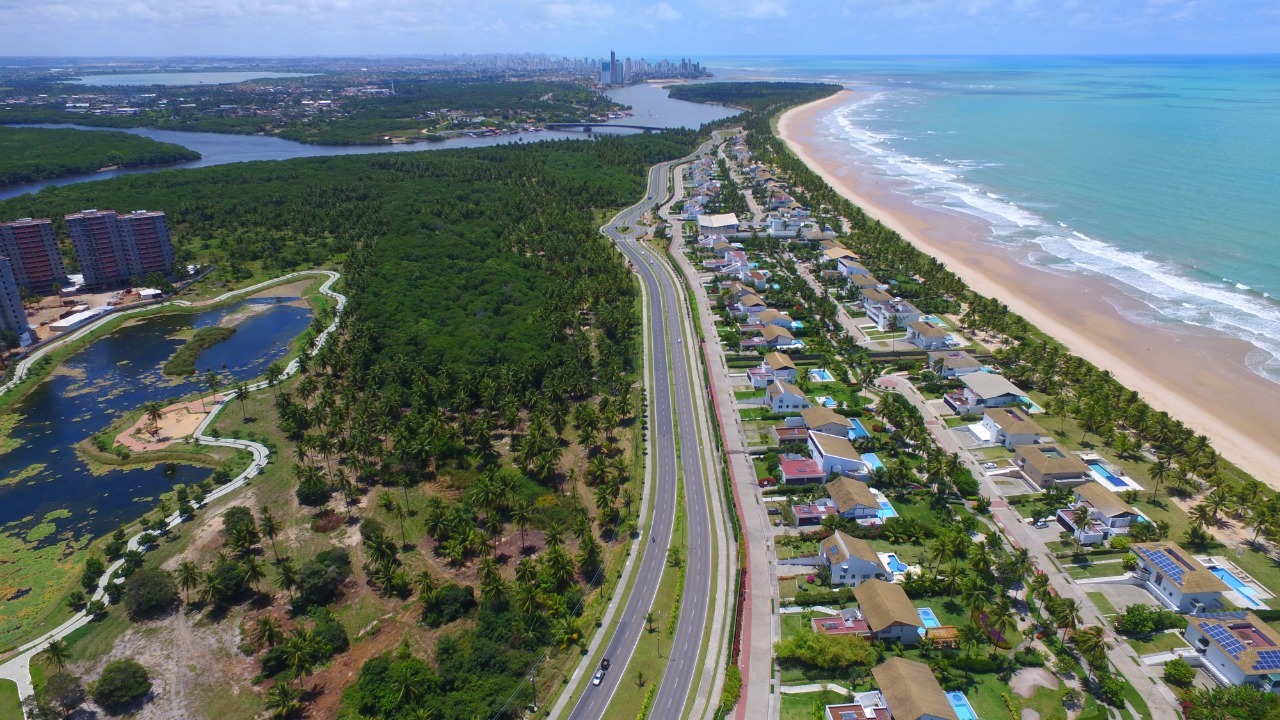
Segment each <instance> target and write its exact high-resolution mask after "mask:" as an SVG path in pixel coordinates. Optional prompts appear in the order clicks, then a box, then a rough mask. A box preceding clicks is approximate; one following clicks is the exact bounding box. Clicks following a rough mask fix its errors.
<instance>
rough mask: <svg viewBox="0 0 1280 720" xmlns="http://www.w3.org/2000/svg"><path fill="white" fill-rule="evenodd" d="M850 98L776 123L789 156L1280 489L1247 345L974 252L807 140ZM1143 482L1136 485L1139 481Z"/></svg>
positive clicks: (1004, 256)
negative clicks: (1160, 321)
mask: <svg viewBox="0 0 1280 720" xmlns="http://www.w3.org/2000/svg"><path fill="white" fill-rule="evenodd" d="M851 97H852V93H851V92H850V91H844V92H841V93H839V94H837V95H835V96H833V97H830V98H826V99H824V100H819V101H817V102H814V103H810V104H808V105H803V106H801V107H798V108H794V109H792V110H790V111H788V112H787V113H785V114H784V115H783V116H782V118H781V119H780V120H779V124H778V130H779V133H780V135H781V136H782V138H783V139H784V140H785V141H786V143H787V145H788V147H790V148H791V150H792V151H793V152H794V153H795V154H796V155H797V156H798V157H799V158H800V159H801V160H803V161H804V162H805V163H806V164H807V165H808V166H809V167H810V168H812V169H813V170H814V171H815V172H817V173H818V174H820V175H821V176H822V177H823V178H824V179H825V180H826V181H827V182H828V183H829V184H830V185H831V186H832V187H833V188H835V189H836V190H837V191H838V192H840V193H841V194H842V195H844V196H845V197H847V198H848V199H849V200H851V201H852V202H854V203H856V204H857V205H858V206H860V207H861V208H862V209H863V210H864V211H865V212H866V213H867V214H868V215H870V216H871V217H874V218H876V219H878V220H880V222H882V223H884V224H885V225H886V226H888V227H891V228H893V229H894V230H896V231H897V232H898V233H900V234H901V235H902V236H903V237H904V238H906V239H907V240H908V241H910V242H911V243H912V244H914V245H915V246H916V247H918V248H920V249H921V250H923V251H924V252H926V253H929V254H930V255H932V256H934V257H935V258H937V259H938V260H940V261H941V262H943V263H945V264H946V266H947V267H948V268H950V269H951V270H952V271H953V272H955V273H956V274H957V275H959V276H960V277H961V278H963V279H964V281H965V282H966V283H968V285H969V287H971V288H973V289H974V290H975V291H977V292H979V293H981V294H983V295H987V296H989V297H995V298H998V299H1000V300H1001V301H1002V302H1004V303H1005V304H1007V305H1008V306H1009V307H1010V308H1011V309H1012V310H1013V311H1014V312H1017V313H1018V314H1019V315H1022V316H1023V317H1024V318H1026V319H1027V320H1028V321H1030V322H1031V323H1032V324H1034V325H1036V326H1037V327H1039V328H1040V329H1041V330H1044V331H1045V332H1047V333H1049V334H1050V335H1052V336H1053V337H1054V338H1056V339H1057V340H1059V341H1060V342H1062V343H1063V344H1065V345H1066V346H1067V347H1068V348H1070V349H1071V351H1072V352H1073V353H1076V354H1077V355H1080V356H1081V357H1083V358H1085V359H1086V360H1088V361H1090V362H1092V363H1093V364H1095V365H1097V366H1098V367H1100V368H1103V369H1105V370H1109V371H1111V373H1112V374H1113V375H1114V376H1115V377H1116V379H1117V380H1119V381H1120V382H1121V383H1123V384H1124V385H1126V386H1127V387H1129V388H1131V389H1133V390H1137V391H1138V392H1139V393H1141V394H1142V396H1143V398H1144V399H1145V400H1146V401H1147V402H1148V403H1150V404H1151V406H1152V407H1155V408H1157V409H1159V410H1164V411H1166V412H1168V413H1169V414H1170V415H1172V416H1173V417H1175V418H1177V419H1178V420H1181V421H1182V422H1184V423H1186V424H1187V425H1188V426H1189V427H1191V428H1192V429H1194V430H1195V431H1196V432H1198V433H1201V434H1203V435H1205V436H1207V437H1208V438H1209V439H1210V440H1211V441H1212V442H1213V445H1214V447H1215V448H1216V449H1217V450H1218V452H1219V453H1221V454H1222V455H1223V456H1224V457H1226V458H1227V459H1229V460H1231V461H1232V462H1234V463H1236V464H1237V465H1239V466H1240V467H1241V468H1243V469H1244V470H1245V471H1247V472H1249V473H1251V474H1252V475H1253V476H1254V477H1256V478H1258V479H1259V480H1262V481H1263V482H1266V483H1267V484H1269V485H1271V486H1272V487H1274V488H1277V489H1280V476H1277V475H1276V474H1275V473H1274V472H1273V470H1274V468H1276V467H1277V466H1280V445H1277V444H1276V443H1275V442H1274V438H1275V437H1278V436H1280V414H1277V413H1276V412H1275V400H1276V398H1277V397H1280V388H1277V386H1276V385H1275V384H1274V383H1271V382H1269V381H1268V380H1266V379H1264V378H1261V377H1259V376H1257V375H1255V374H1253V372H1251V371H1250V370H1249V368H1248V366H1247V365H1246V362H1245V360H1246V357H1247V355H1248V354H1249V353H1250V352H1251V351H1253V350H1254V349H1255V348H1253V346H1252V345H1249V344H1247V343H1245V342H1243V341H1240V340H1237V339H1235V338H1232V337H1230V336H1228V335H1225V334H1223V333H1218V332H1215V331H1212V330H1207V329H1206V330H1202V331H1196V330H1192V329H1184V328H1179V329H1178V330H1177V332H1174V331H1172V330H1169V329H1165V328H1158V327H1152V326H1148V325H1142V324H1139V323H1137V322H1135V321H1132V320H1130V319H1128V317H1127V316H1126V314H1127V313H1133V312H1136V311H1138V309H1139V308H1140V305H1139V304H1138V303H1137V302H1136V301H1134V300H1131V299H1130V298H1127V297H1125V296H1124V295H1123V294H1121V293H1120V292H1119V291H1118V290H1115V289H1114V288H1112V287H1110V286H1108V285H1106V284H1105V283H1104V282H1103V281H1101V280H1098V279H1093V278H1089V277H1086V276H1084V275H1082V274H1079V273H1072V274H1071V275H1069V276H1067V275H1058V274H1055V273H1051V272H1048V271H1046V270H1039V269H1035V268H1030V267H1027V266H1026V265H1024V264H1022V263H1020V262H1018V259H1019V258H1018V256H1016V255H1014V254H1012V253H1011V251H1008V250H1004V249H1001V248H997V247H995V246H992V245H990V244H988V243H986V242H983V238H984V237H985V236H986V232H987V230H986V227H985V226H983V225H982V224H981V223H979V222H978V221H977V220H974V219H971V218H967V217H963V216H959V215H957V214H952V213H947V212H944V211H939V210H933V209H930V208H923V207H920V206H918V205H916V204H914V203H912V202H911V200H910V199H909V198H907V197H905V196H904V195H902V194H900V193H897V192H895V190H896V189H897V188H896V186H895V185H894V183H893V181H891V180H888V179H885V178H883V177H876V176H874V175H872V174H871V173H870V171H869V170H868V169H867V168H861V167H857V166H852V165H851V164H850V163H849V162H848V161H847V160H844V159H842V158H837V157H834V155H833V154H832V153H831V152H830V151H829V150H827V149H826V148H825V147H824V145H823V143H821V142H818V141H817V140H816V139H815V138H816V137H817V132H816V131H817V118H818V117H819V116H820V115H821V114H822V113H823V112H824V111H826V110H828V109H829V108H831V107H834V106H837V105H840V104H843V103H846V102H849V101H850V99H851ZM1143 480H1145V478H1139V482H1142V481H1143Z"/></svg>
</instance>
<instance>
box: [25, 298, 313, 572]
mask: <svg viewBox="0 0 1280 720" xmlns="http://www.w3.org/2000/svg"><path fill="white" fill-rule="evenodd" d="M281 300H283V301H285V302H287V301H288V300H289V298H282V299H275V298H272V299H266V300H262V299H255V300H242V301H240V302H237V303H234V304H232V305H228V306H225V307H222V308H218V309H214V310H207V311H204V312H201V313H196V314H183V313H178V314H168V315H159V316H155V317H151V318H146V319H143V320H139V321H137V322H135V323H131V324H128V325H126V326H124V327H121V328H120V329H118V330H116V331H115V332H113V333H111V334H109V335H106V336H104V337H102V338H101V339H99V340H97V341H95V342H94V343H92V344H91V345H89V346H88V347H87V348H85V349H84V350H81V351H80V352H77V353H75V354H74V355H72V356H71V357H69V358H67V359H66V360H65V361H64V362H63V363H62V364H61V365H60V366H59V367H58V368H57V369H56V370H55V371H54V373H53V375H52V376H51V377H49V378H48V379H46V380H43V381H41V382H40V384H39V386H37V387H36V388H35V389H33V390H32V391H31V392H30V393H29V394H28V395H27V396H26V397H24V398H23V399H22V400H21V401H20V402H18V403H17V404H16V405H15V406H14V407H12V408H10V409H9V410H7V411H6V413H13V414H15V415H16V416H17V417H18V418H19V420H18V422H17V424H16V425H15V426H14V428H13V429H12V430H11V431H10V433H9V442H10V443H11V444H12V443H16V447H14V448H13V449H11V450H9V451H8V452H5V453H3V454H0V526H3V529H4V532H5V533H7V534H11V535H17V536H21V535H25V534H26V533H28V532H29V531H30V530H31V528H33V527H35V526H36V525H37V524H39V523H41V522H42V521H43V520H44V519H45V518H46V517H48V516H49V514H50V513H55V514H56V515H57V516H60V517H58V519H57V520H56V522H55V524H56V526H57V530H56V532H54V533H53V534H50V535H48V536H47V537H45V538H43V539H42V540H40V542H41V543H46V544H47V543H52V542H59V543H60V542H64V541H66V540H70V539H77V540H78V539H84V538H86V537H96V536H99V535H102V534H105V533H108V532H110V531H111V530H112V529H114V528H115V527H117V526H119V525H120V524H122V523H124V522H129V521H132V520H134V519H136V518H138V517H139V516H141V515H142V514H144V513H146V512H148V511H149V510H151V509H152V508H153V507H155V503H156V499H157V497H158V496H159V494H160V493H161V492H165V491H168V490H170V489H171V488H172V486H173V485H175V484H177V483H183V484H192V483H197V482H200V481H201V480H203V479H205V478H207V477H209V475H210V474H211V470H209V469H208V468H201V467H195V466H191V465H160V466H157V467H155V468H151V469H142V468H131V469H125V470H120V469H116V470H110V471H108V472H106V473H105V474H102V475H94V474H93V473H91V472H90V471H89V468H88V467H87V466H86V465H85V463H84V462H83V461H82V460H81V459H80V458H79V457H78V456H77V455H76V453H75V450H74V449H73V447H72V446H73V445H75V444H76V443H79V442H80V441H82V440H85V439H86V438H89V437H91V436H93V435H94V434H96V433H98V432H101V431H102V430H103V429H104V428H105V427H106V426H107V425H108V424H110V423H111V422H112V421H113V420H115V419H116V418H118V417H120V416H121V415H122V414H123V413H125V412H127V411H130V410H135V409H137V408H139V407H141V406H142V405H143V404H144V403H147V402H150V401H153V400H158V401H161V402H165V403H166V404H167V403H168V401H171V400H173V399H175V398H176V397H177V396H179V395H182V394H184V393H190V392H193V391H194V390H196V389H198V388H200V387H201V385H200V380H199V375H197V376H195V377H193V378H191V379H186V380H182V379H175V378H169V377H166V376H165V375H163V374H162V373H161V370H160V368H161V366H162V365H163V364H164V362H165V361H166V360H168V359H169V357H170V356H172V354H173V352H174V351H175V350H176V349H177V348H178V347H179V346H180V345H181V343H182V341H181V340H178V339H174V338H173V337H172V336H173V335H174V334H175V333H178V332H180V331H183V330H188V329H191V328H199V327H205V326H209V325H215V324H217V323H218V322H219V321H221V320H223V318H225V317H227V316H228V315H230V314H232V313H236V312H237V311H239V310H242V309H244V308H245V306H246V305H247V304H250V303H252V304H261V305H268V306H269V309H267V310H266V311H264V312H261V313H260V314H253V313H249V314H248V315H249V316H248V317H247V319H244V320H243V321H241V322H240V323H239V324H238V325H236V326H235V327H236V332H235V334H234V335H232V336H231V337H229V338H228V339H227V340H225V341H223V342H221V343H219V344H217V345H214V346H213V347H211V348H208V349H206V350H205V351H203V352H202V353H201V354H200V356H199V359H198V361H197V363H196V366H197V368H199V370H200V372H201V373H203V372H204V371H205V370H208V369H213V370H215V371H217V372H219V373H220V374H221V375H222V377H223V378H224V381H229V383H231V384H233V383H235V382H238V381H241V380H249V379H252V378H255V377H258V376H260V375H262V374H263V371H264V370H265V368H266V366H267V365H268V364H269V363H271V362H273V361H276V360H279V359H281V358H283V357H284V356H285V355H287V353H288V351H289V347H290V344H291V343H292V342H293V340H294V338H296V337H297V336H298V335H299V334H300V333H301V332H302V331H303V330H305V329H306V328H307V325H308V324H309V323H310V321H311V311H310V310H309V309H308V308H306V307H297V306H295V305H291V304H285V302H281ZM227 412H236V409H235V408H228V410H227ZM14 478H21V479H20V480H17V481H16V482H14V481H13V479H14ZM60 511H61V512H60ZM0 576H3V573H2V572H0Z"/></svg>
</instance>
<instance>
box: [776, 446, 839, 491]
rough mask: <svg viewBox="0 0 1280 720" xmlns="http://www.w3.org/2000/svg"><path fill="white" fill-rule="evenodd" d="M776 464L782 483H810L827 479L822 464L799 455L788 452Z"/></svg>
mask: <svg viewBox="0 0 1280 720" xmlns="http://www.w3.org/2000/svg"><path fill="white" fill-rule="evenodd" d="M778 466H779V473H778V474H779V475H781V477H780V478H779V479H780V480H782V484H783V485H810V484H812V483H820V482H824V481H826V479H827V472H826V471H825V470H823V469H822V465H820V464H819V463H817V462H815V461H813V460H811V459H809V458H807V457H802V456H800V455H792V454H790V453H788V454H787V455H785V456H784V457H782V458H781V459H780V460H779V461H778Z"/></svg>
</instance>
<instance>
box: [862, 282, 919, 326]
mask: <svg viewBox="0 0 1280 720" xmlns="http://www.w3.org/2000/svg"><path fill="white" fill-rule="evenodd" d="M869 293H874V294H875V297H877V298H878V297H880V296H882V295H888V293H886V292H884V291H882V290H863V291H862V295H863V297H864V298H865V297H866V296H867V295H868V294H869ZM863 308H864V309H865V310H866V312H867V319H868V320H870V321H871V322H873V323H875V324H876V327H877V328H879V329H880V330H881V331H882V332H888V331H889V328H891V327H895V326H896V327H898V328H905V327H907V326H909V325H910V324H911V323H913V322H916V321H917V320H919V319H920V318H922V317H924V313H922V312H920V310H918V309H917V308H916V306H915V305H912V304H911V303H909V302H907V301H906V300H891V301H889V302H875V303H872V304H871V305H867V304H866V303H865V302H864V303H863Z"/></svg>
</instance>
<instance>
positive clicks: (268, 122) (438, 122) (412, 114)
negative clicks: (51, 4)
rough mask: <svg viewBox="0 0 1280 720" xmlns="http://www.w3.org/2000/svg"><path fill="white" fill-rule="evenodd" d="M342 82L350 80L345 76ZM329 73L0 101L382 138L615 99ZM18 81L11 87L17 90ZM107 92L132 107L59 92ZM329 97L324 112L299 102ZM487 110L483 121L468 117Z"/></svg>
mask: <svg viewBox="0 0 1280 720" xmlns="http://www.w3.org/2000/svg"><path fill="white" fill-rule="evenodd" d="M349 82H355V81H354V80H349ZM336 83H339V80H338V79H335V78H325V77H316V78H305V79H300V80H295V81H291V82H290V83H288V84H285V86H286V88H287V89H286V90H284V91H280V90H279V89H278V88H276V87H275V86H274V85H272V90H271V91H267V90H264V89H262V88H259V87H258V83H242V84H237V85H227V86H207V87H205V86H200V87H171V86H152V87H148V86H137V87H128V88H124V87H109V88H85V87H82V86H77V87H75V88H74V89H73V88H70V87H68V86H67V85H66V84H57V83H47V82H42V83H30V84H22V83H18V84H17V85H18V87H19V88H21V89H23V90H25V91H27V92H29V93H31V94H33V95H34V94H37V93H40V94H46V95H49V96H50V98H51V100H50V101H49V102H48V103H45V104H25V103H24V104H15V105H9V106H3V107H0V124H4V123H75V124H79V125H92V126H96V127H111V128H132V127H150V128H157V129H161V130H186V131H193V132H216V133H229V134H242V135H248V134H254V133H269V134H276V135H279V136H280V137H284V138H288V139H290V140H297V141H300V142H305V143H315V144H321V145H362V144H382V143H386V142H388V140H386V139H384V138H385V137H387V136H388V135H395V134H398V136H400V137H404V138H406V139H410V140H413V139H424V138H426V136H425V135H423V134H422V133H421V132H420V131H421V130H423V129H431V130H440V131H448V130H451V129H460V128H466V127H482V126H500V125H502V124H505V123H512V122H516V121H520V122H536V123H541V122H557V121H581V120H584V119H586V117H587V116H588V115H589V114H593V113H603V112H606V111H608V110H611V109H615V108H617V107H619V106H618V105H617V104H615V103H613V102H612V101H611V100H609V98H608V97H606V96H604V95H601V94H600V93H597V92H595V91H594V90H592V89H590V88H588V87H585V86H583V85H579V84H576V83H571V82H550V81H537V82H535V81H517V82H502V81H498V80H481V81H474V82H457V81H446V80H435V79H432V80H427V79H415V78H405V79H399V80H397V81H396V84H395V93H396V94H395V95H368V96H357V97H351V96H348V95H344V94H343V93H342V90H341V85H340V84H336ZM15 89H17V88H15ZM82 92H83V93H94V94H96V95H101V96H106V97H108V98H110V99H111V100H113V101H114V102H116V103H127V104H128V105H130V106H131V107H135V108H138V109H139V110H140V112H139V113H138V114H136V115H113V114H94V113H70V112H67V111H66V110H65V109H64V107H63V103H64V98H66V97H67V96H68V95H72V94H76V93H82ZM321 98H323V99H327V100H328V101H329V102H331V103H332V106H331V108H330V109H328V110H317V109H316V108H317V106H316V105H312V104H304V102H303V101H304V100H307V101H314V100H316V99H321ZM476 117H484V118H485V121H484V122H483V123H479V124H478V123H476V122H474V118H476Z"/></svg>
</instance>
